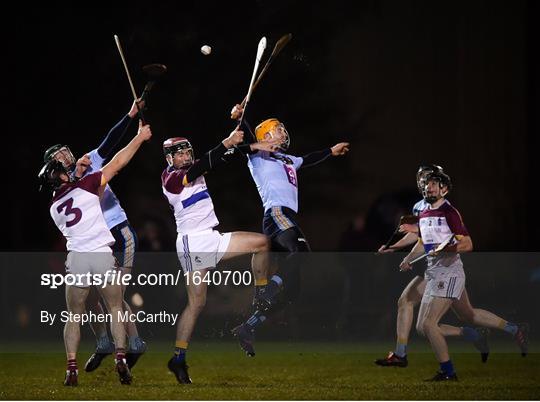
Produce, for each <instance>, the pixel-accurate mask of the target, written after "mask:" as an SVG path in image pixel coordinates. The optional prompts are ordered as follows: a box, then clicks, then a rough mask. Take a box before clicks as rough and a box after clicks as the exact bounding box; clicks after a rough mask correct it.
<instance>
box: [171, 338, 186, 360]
mask: <svg viewBox="0 0 540 402" xmlns="http://www.w3.org/2000/svg"><path fill="white" fill-rule="evenodd" d="M187 348H188V343H187V342H185V341H176V345H175V348H174V359H175V360H178V361H186V353H187Z"/></svg>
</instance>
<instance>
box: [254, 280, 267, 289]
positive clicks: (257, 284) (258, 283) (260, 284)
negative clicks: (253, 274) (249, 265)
mask: <svg viewBox="0 0 540 402" xmlns="http://www.w3.org/2000/svg"><path fill="white" fill-rule="evenodd" d="M267 284H268V279H266V278H263V279H255V289H257V288H258V287H263V286H266V285H267Z"/></svg>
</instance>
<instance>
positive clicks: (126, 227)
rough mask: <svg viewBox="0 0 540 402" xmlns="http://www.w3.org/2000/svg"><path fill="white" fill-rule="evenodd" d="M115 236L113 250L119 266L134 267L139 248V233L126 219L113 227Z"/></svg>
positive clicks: (112, 232)
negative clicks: (136, 252)
mask: <svg viewBox="0 0 540 402" xmlns="http://www.w3.org/2000/svg"><path fill="white" fill-rule="evenodd" d="M111 234H112V235H113V237H114V240H115V242H114V245H113V246H112V250H113V252H114V256H115V257H116V260H117V261H118V266H119V267H124V268H132V267H133V261H134V260H135V251H136V250H137V245H138V244H137V234H136V233H135V230H133V228H132V227H131V225H130V224H129V221H124V222H122V223H119V224H118V225H116V226H114V227H113V228H112V229H111Z"/></svg>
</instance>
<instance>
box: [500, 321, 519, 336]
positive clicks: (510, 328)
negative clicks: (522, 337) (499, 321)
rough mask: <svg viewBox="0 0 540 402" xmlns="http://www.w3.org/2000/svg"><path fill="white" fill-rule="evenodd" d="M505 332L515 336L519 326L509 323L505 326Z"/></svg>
mask: <svg viewBox="0 0 540 402" xmlns="http://www.w3.org/2000/svg"><path fill="white" fill-rule="evenodd" d="M503 331H504V332H508V333H509V334H512V335H515V334H516V333H517V332H518V326H517V325H516V324H514V323H512V322H507V323H506V324H504V328H503Z"/></svg>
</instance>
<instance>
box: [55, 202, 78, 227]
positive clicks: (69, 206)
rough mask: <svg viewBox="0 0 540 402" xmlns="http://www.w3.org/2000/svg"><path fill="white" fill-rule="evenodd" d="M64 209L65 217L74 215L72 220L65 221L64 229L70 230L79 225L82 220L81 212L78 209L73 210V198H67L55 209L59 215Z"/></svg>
mask: <svg viewBox="0 0 540 402" xmlns="http://www.w3.org/2000/svg"><path fill="white" fill-rule="evenodd" d="M64 209H65V210H66V211H65V215H66V216H68V215H75V216H74V217H73V219H72V220H70V221H66V227H68V228H70V227H72V226H73V225H76V224H77V223H79V221H80V220H81V218H82V211H81V210H80V209H79V208H73V198H68V199H67V200H65V201H64V202H63V203H61V204H60V205H58V208H56V210H57V211H58V213H59V214H61V213H62V211H63V210H64Z"/></svg>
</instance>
